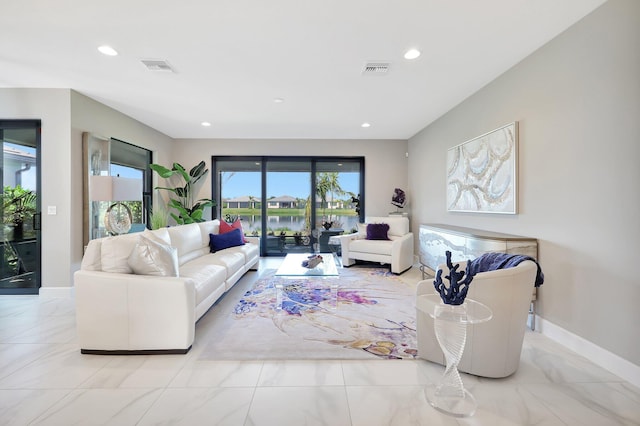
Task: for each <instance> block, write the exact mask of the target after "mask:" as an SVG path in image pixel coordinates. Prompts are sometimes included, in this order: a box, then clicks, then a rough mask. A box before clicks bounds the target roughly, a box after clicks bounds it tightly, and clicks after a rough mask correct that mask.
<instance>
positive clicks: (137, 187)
mask: <svg viewBox="0 0 640 426" xmlns="http://www.w3.org/2000/svg"><path fill="white" fill-rule="evenodd" d="M89 197H90V199H91V201H108V202H113V203H112V204H111V205H110V206H109V208H108V209H107V212H106V214H105V216H104V226H105V228H106V229H107V232H109V234H111V235H120V234H126V233H127V232H129V230H130V229H131V222H132V221H133V217H132V216H131V209H129V207H128V206H127V205H125V204H123V203H122V202H123V201H142V181H141V180H140V179H132V178H123V177H120V176H90V191H89Z"/></svg>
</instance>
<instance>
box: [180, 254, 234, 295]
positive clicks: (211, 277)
mask: <svg viewBox="0 0 640 426" xmlns="http://www.w3.org/2000/svg"><path fill="white" fill-rule="evenodd" d="M209 256H210V255H208V254H207V255H204V256H201V257H199V258H197V259H194V260H192V261H190V262H187V263H185V264H184V265H181V266H180V277H182V278H191V279H192V280H193V283H194V288H195V291H196V305H198V304H200V303H201V302H202V301H203V300H205V299H206V298H207V297H209V295H211V294H212V293H214V292H216V291H217V290H218V289H219V288H220V287H222V288H223V289H224V286H225V280H226V278H227V271H226V268H225V267H224V266H221V265H216V264H213V263H211V261H210V260H211V259H209V258H208V257H209Z"/></svg>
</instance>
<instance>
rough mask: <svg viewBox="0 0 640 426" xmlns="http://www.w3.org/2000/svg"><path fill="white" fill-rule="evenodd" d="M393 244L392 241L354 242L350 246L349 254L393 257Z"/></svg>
mask: <svg viewBox="0 0 640 426" xmlns="http://www.w3.org/2000/svg"><path fill="white" fill-rule="evenodd" d="M392 244H393V241H391V240H353V241H351V244H349V252H350V253H351V252H353V253H357V252H359V253H369V254H382V255H385V256H391V248H392Z"/></svg>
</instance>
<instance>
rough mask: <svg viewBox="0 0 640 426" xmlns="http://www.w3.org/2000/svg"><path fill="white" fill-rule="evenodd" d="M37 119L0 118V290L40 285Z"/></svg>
mask: <svg viewBox="0 0 640 426" xmlns="http://www.w3.org/2000/svg"><path fill="white" fill-rule="evenodd" d="M40 132H41V123H40V120H0V139H1V140H2V154H0V155H1V161H0V164H1V165H2V173H1V174H0V184H1V186H2V190H3V192H2V203H0V206H1V207H0V219H1V220H2V232H0V294H38V291H39V289H40V275H41V273H40V265H41V262H40V249H41V242H40V237H41V226H40V225H41V215H40V212H41V209H40Z"/></svg>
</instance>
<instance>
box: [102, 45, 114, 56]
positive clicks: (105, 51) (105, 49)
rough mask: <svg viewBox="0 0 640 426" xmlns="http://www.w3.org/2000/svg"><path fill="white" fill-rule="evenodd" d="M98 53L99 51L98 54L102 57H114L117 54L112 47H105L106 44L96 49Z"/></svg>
mask: <svg viewBox="0 0 640 426" xmlns="http://www.w3.org/2000/svg"><path fill="white" fill-rule="evenodd" d="M98 51H100V53H102V54H103V55H107V56H116V55H117V54H118V52H116V50H115V49H114V48H113V47H111V46H107V45H106V44H105V45H104V46H100V47H98Z"/></svg>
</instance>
